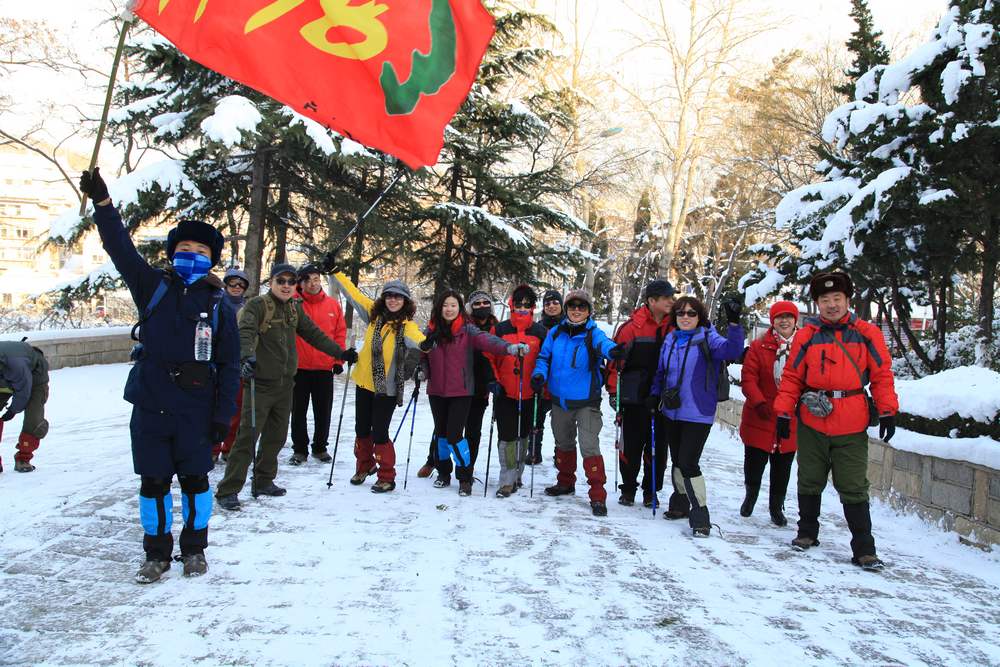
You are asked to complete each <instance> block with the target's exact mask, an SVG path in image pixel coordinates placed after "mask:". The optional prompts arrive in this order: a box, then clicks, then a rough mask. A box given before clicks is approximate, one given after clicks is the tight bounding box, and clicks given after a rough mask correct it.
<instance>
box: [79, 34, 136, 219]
mask: <svg viewBox="0 0 1000 667" xmlns="http://www.w3.org/2000/svg"><path fill="white" fill-rule="evenodd" d="M129 23H131V19H130V18H128V17H126V18H124V19H123V20H122V29H121V34H120V35H118V48H117V49H115V60H114V63H113V64H112V65H111V76H110V77H108V92H107V94H106V95H105V96H104V111H102V112H101V124H100V125H99V126H98V127H97V140H96V141H95V142H94V152H93V153H91V156H90V169H88V171H90V172H91V173H93V171H94V167H96V166H97V156H98V154H99V153H100V152H101V142H102V141H103V140H104V130H105V128H107V126H108V111H109V110H110V109H111V97H112V96H113V95H114V92H115V78H116V77H117V76H118V65H119V63H121V60H122V53H123V52H124V51H125V35H126V34H127V33H128V27H129ZM86 212H87V195H86V194H84V195H83V196H82V198H81V200H80V215H81V216H82V215H83V214H84V213H86Z"/></svg>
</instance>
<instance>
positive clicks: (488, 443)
mask: <svg viewBox="0 0 1000 667" xmlns="http://www.w3.org/2000/svg"><path fill="white" fill-rule="evenodd" d="M496 400H497V397H496V396H493V408H492V409H491V410H490V437H489V440H487V441H486V479H484V480H483V498H485V497H486V491H487V490H488V489H489V488H490V459H491V458H493V421H494V420H495V419H496V412H497V409H496ZM2 426H3V422H0V427H2Z"/></svg>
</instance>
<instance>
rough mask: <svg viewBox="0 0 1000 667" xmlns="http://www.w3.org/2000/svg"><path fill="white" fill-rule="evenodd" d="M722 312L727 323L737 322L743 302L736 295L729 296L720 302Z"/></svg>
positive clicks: (738, 321)
mask: <svg viewBox="0 0 1000 667" xmlns="http://www.w3.org/2000/svg"><path fill="white" fill-rule="evenodd" d="M722 312H723V313H724V314H725V315H726V321H727V322H728V323H729V324H739V323H740V315H742V314H743V303H742V302H741V301H740V300H739V298H737V297H730V298H728V299H726V300H725V301H723V302H722Z"/></svg>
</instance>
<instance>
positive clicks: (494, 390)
mask: <svg viewBox="0 0 1000 667" xmlns="http://www.w3.org/2000/svg"><path fill="white" fill-rule="evenodd" d="M486 391H488V392H490V393H491V394H493V395H494V396H502V395H503V387H502V386H501V385H500V383H499V382H497V381H495V380H494V381H493V382H490V383H489V384H487V385H486Z"/></svg>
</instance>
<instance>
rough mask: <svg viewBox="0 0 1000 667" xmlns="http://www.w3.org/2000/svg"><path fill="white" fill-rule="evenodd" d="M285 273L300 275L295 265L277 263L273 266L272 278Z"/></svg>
mask: <svg viewBox="0 0 1000 667" xmlns="http://www.w3.org/2000/svg"><path fill="white" fill-rule="evenodd" d="M283 273H288V274H290V275H292V276H295V277H298V274H297V273H295V267H294V266H292V265H291V264H275V265H274V266H272V267H271V279H274V278H277V277H278V276H280V275H281V274H283Z"/></svg>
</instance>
